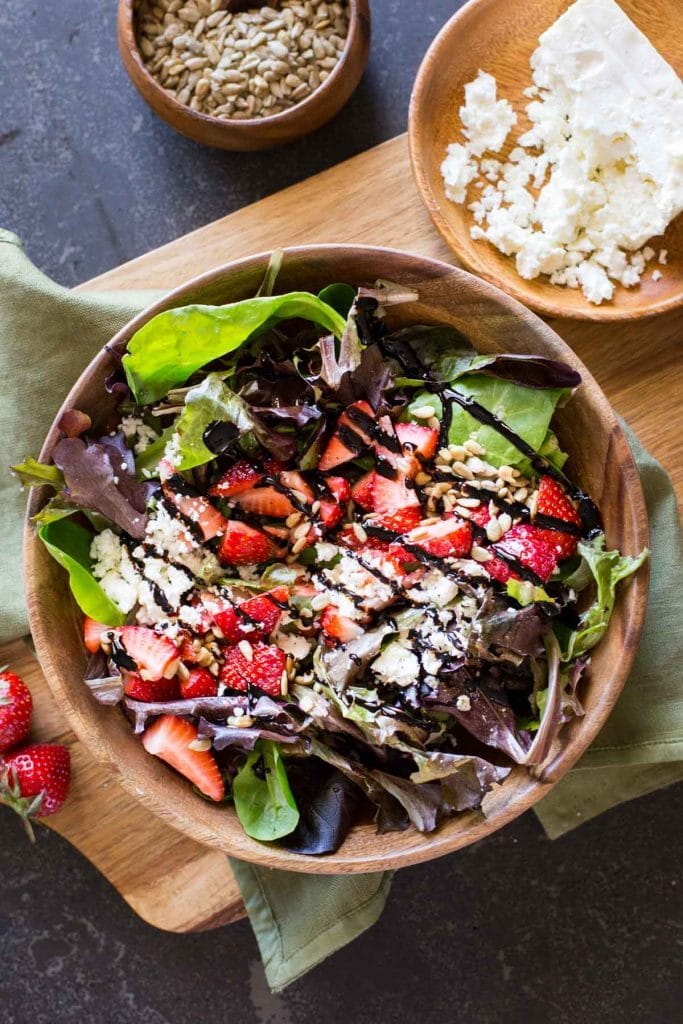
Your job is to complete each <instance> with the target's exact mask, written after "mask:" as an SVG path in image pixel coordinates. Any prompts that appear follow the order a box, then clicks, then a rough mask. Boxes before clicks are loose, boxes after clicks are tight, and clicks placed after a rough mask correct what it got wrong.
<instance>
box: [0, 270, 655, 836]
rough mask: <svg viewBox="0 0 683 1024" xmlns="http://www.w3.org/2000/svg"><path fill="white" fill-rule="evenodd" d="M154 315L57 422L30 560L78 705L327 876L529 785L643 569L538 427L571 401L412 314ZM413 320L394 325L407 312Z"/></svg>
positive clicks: (295, 305) (544, 364)
mask: <svg viewBox="0 0 683 1024" xmlns="http://www.w3.org/2000/svg"><path fill="white" fill-rule="evenodd" d="M280 260H281V256H280V255H279V254H276V255H274V257H273V258H272V259H271V263H270V265H269V267H268V271H267V273H266V277H265V279H264V282H263V285H262V287H261V289H260V291H259V293H258V294H257V295H256V296H255V297H253V298H250V299H246V300H243V301H240V302H235V303H232V304H230V305H225V306H202V305H192V306H185V307H183V308H179V309H172V310H169V311H166V312H163V313H160V314H158V315H157V316H155V317H154V318H153V319H151V320H150V321H149V322H147V323H146V324H145V325H144V326H143V327H141V328H140V330H138V331H137V332H136V333H135V334H134V335H133V337H132V338H131V339H130V341H129V342H128V345H127V349H126V351H125V352H123V353H118V368H117V369H116V371H115V372H114V373H113V374H112V375H111V376H110V377H109V378H108V379H107V380H106V381H104V382H103V386H104V387H105V388H106V390H107V391H108V392H109V393H110V394H113V395H115V397H116V412H115V414H114V415H113V417H111V418H110V421H108V422H106V423H104V424H103V423H99V424H98V425H97V427H95V425H94V424H93V422H92V420H91V418H90V416H89V415H87V414H86V413H84V412H81V411H79V410H75V409H71V410H68V411H67V412H65V413H64V414H63V415H62V418H61V421H60V424H59V425H60V429H61V432H62V436H61V439H60V440H59V441H58V443H57V444H56V446H55V448H54V451H53V456H52V462H51V464H50V465H43V464H41V463H39V462H37V461H36V460H34V459H27V460H26V461H25V462H24V463H23V464H22V465H20V466H16V467H14V470H15V472H16V473H17V474H18V475H19V477H20V478H21V480H22V482H23V483H24V484H27V485H43V484H48V485H49V486H50V487H52V488H53V490H54V492H55V493H54V496H53V497H52V499H51V500H50V501H48V503H47V504H46V505H45V506H44V507H43V508H42V510H41V511H40V512H39V513H38V515H37V516H36V517H35V526H36V529H37V532H38V536H39V537H40V539H41V541H42V542H43V543H44V544H45V546H46V548H47V549H48V551H49V552H50V554H51V555H52V556H53V557H54V558H55V559H56V560H57V561H58V562H59V564H60V565H61V566H63V568H64V569H65V570H66V572H67V573H68V577H69V583H70V586H71V590H72V592H73V596H74V598H75V600H76V602H77V604H78V605H79V607H80V609H81V610H82V612H83V613H84V620H83V633H84V642H85V646H86V648H87V650H88V652H89V661H88V666H87V672H86V680H85V682H86V684H87V685H88V686H89V687H90V689H91V691H92V694H93V696H94V697H95V699H97V700H99V701H101V702H103V703H105V704H111V705H116V706H117V707H118V711H114V710H112V714H114V713H123V714H125V715H126V716H127V717H128V719H129V720H130V723H131V727H132V728H133V729H134V731H135V732H136V733H138V734H139V735H140V738H141V741H142V743H143V745H144V747H145V749H146V750H147V751H148V752H149V753H150V754H152V755H155V756H157V757H159V758H161V759H162V760H163V761H165V762H167V763H168V764H169V765H170V766H172V768H174V769H175V770H176V771H177V772H180V773H181V774H182V775H184V776H186V777H187V779H188V780H189V781H190V782H191V783H192V784H193V785H194V787H195V789H196V791H197V793H198V795H200V796H203V797H204V798H206V799H208V800H211V801H225V802H226V803H230V804H233V805H234V809H235V811H236V814H237V817H238V818H239V821H240V822H241V825H242V827H243V828H244V830H245V832H246V833H247V834H248V835H249V836H252V837H253V838H255V839H258V840H261V841H267V842H278V843H280V844H282V845H284V846H285V847H287V848H288V849H290V850H294V851H297V852H299V853H304V854H324V853H329V852H332V851H334V850H335V849H337V848H338V847H339V845H340V844H341V843H342V842H343V840H344V838H345V836H346V834H347V833H348V831H349V829H350V828H351V826H352V825H353V824H354V823H355V822H357V821H360V820H368V819H369V818H373V819H374V821H375V822H376V827H377V831H378V832H379V833H385V832H387V831H390V830H394V829H406V828H408V827H410V826H411V825H412V826H414V827H415V828H417V829H419V830H420V831H422V832H430V831H432V830H434V829H436V828H438V826H439V824H440V823H441V822H442V821H443V820H444V819H446V818H448V817H450V816H452V815H454V814H457V813H459V812H462V811H466V810H472V809H476V808H480V807H481V804H482V799H483V797H484V795H485V794H486V793H487V792H488V791H489V790H490V789H491V788H492V787H493V786H495V785H498V784H500V783H502V782H503V780H504V779H505V777H506V776H507V775H508V774H509V772H510V770H511V766H512V765H513V764H518V765H524V766H527V767H528V768H529V770H531V771H534V772H535V773H541V772H542V770H543V764H544V762H545V761H546V760H547V758H548V756H549V753H550V751H551V747H552V746H553V744H554V741H555V740H556V737H557V735H558V732H559V731H560V729H561V727H562V725H563V723H565V722H566V721H568V719H570V718H571V717H572V716H577V715H582V714H583V709H582V706H581V700H580V682H581V678H582V676H583V674H584V673H585V671H586V668H587V666H588V664H589V660H590V651H591V649H592V648H593V647H594V646H595V644H597V643H598V642H599V641H600V639H601V637H602V636H603V634H604V633H605V630H606V629H607V625H608V622H609V618H610V614H611V612H612V608H613V605H614V600H615V588H616V585H617V583H618V582H619V581H620V580H622V579H624V578H626V577H627V576H629V575H631V574H632V573H633V572H635V571H636V570H637V569H638V567H639V566H640V565H641V564H642V562H643V561H644V559H645V558H646V557H647V552H646V551H644V552H642V553H641V554H640V555H639V556H638V557H635V558H634V557H627V556H623V555H621V554H620V553H619V552H617V551H610V550H607V548H606V545H605V536H604V533H603V529H602V525H601V518H600V512H599V510H598V509H597V508H596V506H595V504H594V503H593V501H592V500H591V498H590V497H589V496H588V495H587V494H585V493H584V492H583V491H582V490H581V489H580V487H578V486H577V485H576V484H575V483H574V482H573V481H572V479H571V471H570V466H565V463H566V460H567V455H566V454H565V453H564V452H563V451H562V450H561V447H560V444H559V442H558V439H557V437H556V436H555V433H554V432H553V428H552V418H553V414H554V411H555V409H556V408H557V406H558V405H559V404H563V403H565V402H567V401H569V400H570V399H571V396H572V394H573V392H574V390H575V389H576V388H577V387H578V386H579V385H580V376H579V374H578V373H577V372H576V371H575V370H573V369H572V368H570V367H569V366H567V365H565V364H563V363H560V362H557V361H553V360H549V359H546V358H541V357H521V356H517V355H500V354H499V355H482V354H478V353H477V352H476V351H475V350H474V349H473V347H472V346H471V344H470V343H469V342H468V340H467V338H466V337H465V336H464V335H463V334H462V333H461V332H460V331H458V330H457V329H455V328H454V327H453V326H450V325H447V324H420V323H415V324H411V325H410V326H402V327H401V328H400V329H394V328H392V326H391V321H392V315H391V314H392V307H394V306H396V305H398V304H401V303H409V302H414V301H415V300H416V299H417V297H418V296H417V295H416V294H415V293H414V292H413V291H411V290H410V289H407V288H404V287H401V286H400V285H397V284H393V283H390V282H385V281H379V282H377V283H376V284H375V285H374V287H368V288H360V289H358V290H355V289H353V288H351V287H350V286H349V285H346V284H330V285H329V286H328V287H327V288H325V289H323V291H322V292H321V293H320V294H319V295H314V294H312V293H308V292H292V293H288V294H281V295H276V294H273V293H274V289H275V284H276V279H277V273H278V268H279V263H280ZM402 322H403V323H405V316H403V317H402Z"/></svg>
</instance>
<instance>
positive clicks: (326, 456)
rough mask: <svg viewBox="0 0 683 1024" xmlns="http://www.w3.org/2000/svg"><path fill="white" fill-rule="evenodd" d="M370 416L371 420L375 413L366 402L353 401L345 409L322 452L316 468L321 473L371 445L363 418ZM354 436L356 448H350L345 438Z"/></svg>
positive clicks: (352, 457) (351, 457)
mask: <svg viewBox="0 0 683 1024" xmlns="http://www.w3.org/2000/svg"><path fill="white" fill-rule="evenodd" d="M366 417H370V418H371V419H372V420H373V421H374V419H375V414H374V412H373V411H372V408H371V406H370V405H368V403H367V402H354V403H353V405H350V406H349V407H348V409H346V410H345V411H344V412H343V413H342V414H341V416H340V417H339V419H338V421H337V426H336V428H335V431H334V433H333V435H332V437H331V438H330V440H329V442H328V444H327V447H326V448H325V451H324V452H323V454H322V456H321V459H320V462H319V463H318V469H319V470H321V471H322V472H323V473H325V472H327V470H329V469H334V468H335V466H340V465H341V464H342V463H343V462H348V461H349V459H355V458H356V456H357V455H359V454H361V452H362V451H363V449H367V448H370V447H371V446H372V438H371V436H370V434H369V433H368V430H367V426H368V425H367V424H366V423H364V418H366ZM350 438H355V440H356V442H357V444H356V448H355V449H354V448H350V447H348V446H347V444H345V439H346V440H349V439H350Z"/></svg>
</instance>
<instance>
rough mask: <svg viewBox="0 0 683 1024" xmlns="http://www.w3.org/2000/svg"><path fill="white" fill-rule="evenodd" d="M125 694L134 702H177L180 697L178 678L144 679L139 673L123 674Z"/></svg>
mask: <svg viewBox="0 0 683 1024" xmlns="http://www.w3.org/2000/svg"><path fill="white" fill-rule="evenodd" d="M123 692H124V693H125V695H126V697H132V698H133V700H144V701H148V702H149V701H154V702H155V703H156V702H158V701H164V700H177V699H178V697H179V696H180V687H179V685H178V678H177V676H174V677H173V679H164V678H163V677H162V678H161V679H143V678H142V676H141V675H140V673H139V672H124V673H123Z"/></svg>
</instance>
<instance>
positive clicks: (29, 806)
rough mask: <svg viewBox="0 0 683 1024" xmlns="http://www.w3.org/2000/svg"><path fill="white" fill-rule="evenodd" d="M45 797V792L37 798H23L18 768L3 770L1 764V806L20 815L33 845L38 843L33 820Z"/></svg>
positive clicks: (5, 768)
mask: <svg viewBox="0 0 683 1024" xmlns="http://www.w3.org/2000/svg"><path fill="white" fill-rule="evenodd" d="M44 795H45V793H44V791H43V792H41V793H38V794H37V795H36V796H22V795H21V787H20V785H19V778H18V776H17V771H16V768H7V767H4V768H3V766H2V764H1V763H0V804H4V805H5V806H6V807H10V808H11V809H12V810H13V811H14V813H15V814H18V815H19V817H20V818H21V820H22V823H23V825H24V830H25V832H26V835H27V836H28V838H29V841H30V842H31V843H35V841H36V837H35V832H34V831H33V825H32V824H31V818H34V817H35V816H36V815H37V814H38V812H39V811H40V808H41V806H42V803H43V797H44Z"/></svg>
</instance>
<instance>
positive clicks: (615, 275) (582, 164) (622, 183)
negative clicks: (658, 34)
mask: <svg viewBox="0 0 683 1024" xmlns="http://www.w3.org/2000/svg"><path fill="white" fill-rule="evenodd" d="M539 43H540V45H539V46H538V48H537V49H536V51H535V52H534V54H533V55H532V58H531V67H532V70H533V79H534V85H533V86H532V87H531V88H530V89H527V90H525V91H524V93H525V95H526V96H527V97H528V98H530V99H531V100H532V102H530V103H529V104H528V106H527V108H526V113H527V116H528V118H529V120H530V121H531V129H530V130H529V131H528V132H526V133H525V134H523V135H522V136H521V137H520V138H519V139H518V145H517V146H516V147H515V148H514V149H513V150H512V152H511V153H510V155H509V157H508V159H507V161H506V162H505V163H503V164H502V165H501V166H500V167H497V166H496V164H498V163H499V161H497V160H492V159H490V158H486V159H484V160H482V161H481V163H480V167H479V171H480V174H481V175H482V177H483V178H485V179H487V180H488V181H489V184H488V185H486V187H484V188H483V189H482V191H481V193H480V195H479V197H478V198H477V199H476V200H475V201H474V202H472V203H471V204H470V206H469V209H470V210H471V211H472V213H473V215H474V220H475V224H474V226H473V227H472V229H471V235H472V238H474V239H479V240H488V241H489V242H491V243H492V244H493V245H495V246H496V248H498V249H499V250H500V251H501V252H503V253H505V254H506V255H514V256H515V262H516V268H517V271H518V273H519V274H520V275H521V276H522V277H524V278H527V279H532V278H535V277H537V276H538V275H539V274H545V275H549V277H550V281H551V283H552V284H558V285H562V286H565V287H569V288H579V287H580V288H582V289H583V292H584V294H585V296H586V298H587V299H588V300H589V301H590V302H593V303H595V304H599V303H601V302H604V301H609V300H610V299H611V298H612V296H613V293H614V287H615V284H617V283H619V284H621V285H623V286H624V287H627V288H630V287H633V286H634V285H636V284H637V283H638V282H639V280H640V278H641V276H642V274H643V272H644V270H645V266H646V263H648V262H649V261H650V260H652V259H653V258H654V257H655V251H654V249H653V248H652V247H651V246H649V245H645V243H646V242H647V240H648V239H649V238H651V237H653V236H654V235H658V234H661V233H662V232H663V231H664V230H665V228H666V226H667V224H668V223H670V221H671V220H673V219H674V217H676V216H677V214H678V213H680V212H681V211H682V210H683V127H682V126H683V85H681V83H680V81H679V79H678V77H677V75H676V73H675V72H674V71H673V69H672V68H671V67H669V65H668V64H667V63H666V62H665V61H664V60H663V58H662V57H661V56H660V55H659V54H658V53H657V51H656V50H655V49H654V47H652V46H651V44H650V43H649V41H648V40H647V39H646V37H645V36H644V35H642V33H640V32H639V31H638V29H637V28H636V26H635V25H634V24H633V23H632V22H631V21H630V20H629V18H628V17H627V16H626V15H625V14H624V12H623V11H622V10H621V9H620V8H619V6H618V5H617V4H616V3H614V0H576V3H574V4H573V5H572V6H571V7H570V8H569V9H568V10H567V11H566V12H565V14H563V15H562V17H560V18H559V19H558V20H557V21H556V22H555V23H554V24H553V25H552V26H551V27H550V28H549V29H548V30H547V31H546V32H545V33H543V35H542V36H541V38H540V40H539ZM470 102H471V103H472V109H471V110H470V109H469V107H470ZM501 102H503V103H504V102H505V101H500V100H496V84H495V80H494V79H492V78H491V76H490V75H483V74H482V72H481V71H480V72H479V75H478V76H477V78H476V79H475V80H474V81H473V82H471V83H469V84H468V85H467V86H466V87H465V105H464V107H462V108H461V111H460V115H461V121H462V124H463V135H464V136H465V138H466V139H467V140H468V141H467V142H466V143H465V145H460V144H458V143H455V144H454V145H455V146H460V148H459V149H458V150H457V160H458V163H459V166H460V167H461V168H465V169H466V170H465V171H462V173H461V174H460V177H459V178H458V184H459V187H457V188H453V187H451V186H449V185H448V184H447V185H446V194H447V195H448V196H449V198H451V199H453V201H454V202H465V201H466V199H465V194H466V188H467V184H468V183H469V182H470V181H472V180H474V179H475V178H476V177H477V173H476V171H475V172H474V173H472V163H473V162H474V158H476V157H478V156H481V154H482V153H483V152H484V150H483V149H481V145H482V143H483V142H484V141H486V145H485V147H484V148H485V149H488V150H489V151H490V152H494V153H495V152H499V150H500V149H501V148H502V145H503V141H504V139H505V137H506V135H507V132H508V130H509V122H510V118H509V116H508V115H507V114H505V113H504V112H503V111H502V109H500V108H499V106H498V105H499V104H500V103H501ZM482 104H483V105H484V107H485V109H486V110H487V111H489V117H490V119H491V120H495V113H494V112H495V111H496V110H500V124H499V131H498V132H497V133H496V132H495V131H494V130H493V128H491V129H490V130H489V131H488V133H487V132H486V131H485V130H484V128H483V127H482V130H481V131H480V132H479V133H478V134H477V133H476V132H475V131H474V130H473V126H475V127H476V126H477V125H481V126H483V125H484V123H485V117H484V115H483V114H482V113H481V107H482ZM508 106H509V105H508ZM506 125H507V126H508V127H507V128H506ZM450 149H451V147H449V151H450ZM530 150H531V152H529V151H530ZM447 163H448V160H446V161H445V164H444V166H445V165H446V164H447ZM456 177H457V176H456ZM444 180H446V179H445V173H444ZM480 181H481V179H480ZM478 183H479V182H478ZM539 190H540V191H539ZM460 195H462V198H459V197H460ZM643 246H645V248H643V249H642V251H641V247H643ZM627 254H631V255H630V258H627ZM665 260H666V251H665V250H662V251H661V252H660V254H659V262H665Z"/></svg>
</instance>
